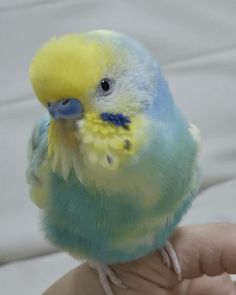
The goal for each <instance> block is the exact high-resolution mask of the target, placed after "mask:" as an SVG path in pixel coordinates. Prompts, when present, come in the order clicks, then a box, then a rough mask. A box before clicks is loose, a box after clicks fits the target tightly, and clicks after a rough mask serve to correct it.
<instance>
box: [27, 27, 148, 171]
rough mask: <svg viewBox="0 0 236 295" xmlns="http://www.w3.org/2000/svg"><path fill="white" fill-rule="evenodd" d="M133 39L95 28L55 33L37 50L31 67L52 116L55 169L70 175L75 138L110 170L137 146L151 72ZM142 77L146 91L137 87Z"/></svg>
mask: <svg viewBox="0 0 236 295" xmlns="http://www.w3.org/2000/svg"><path fill="white" fill-rule="evenodd" d="M132 42H133V41H132ZM132 42H130V39H129V38H128V37H125V36H122V35H120V34H118V33H115V32H108V31H94V32H89V33H81V34H70V35H66V36H63V37H60V38H53V39H52V40H50V41H49V42H48V43H46V44H45V45H44V46H43V47H42V48H41V49H40V50H39V51H38V52H37V53H36V55H35V57H34V58H33V60H32V63H31V66H30V70H29V72H30V78H31V81H32V85H33V88H34V91H35V93H36V95H37V97H38V99H39V101H40V102H41V103H42V104H43V105H44V106H45V107H46V108H47V109H48V111H49V113H50V115H51V124H50V128H49V138H48V143H49V157H50V158H52V160H53V161H52V162H53V167H54V170H56V169H57V168H58V167H60V168H61V170H64V172H63V174H64V175H68V173H69V170H70V167H71V166H73V165H74V166H75V162H76V161H75V159H73V158H72V156H71V155H72V154H73V153H72V151H73V152H74V151H75V150H76V151H78V142H79V143H80V144H79V145H80V146H79V150H80V151H82V154H83V156H84V157H87V159H88V160H89V161H90V162H91V163H93V164H95V163H100V164H101V165H102V166H103V167H106V168H111V169H115V168H117V167H118V163H120V160H121V159H122V158H126V157H127V156H128V155H131V154H133V153H134V152H135V151H136V150H137V146H138V145H139V144H140V142H141V141H142V140H143V136H141V138H142V140H141V139H140V134H141V133H142V132H141V133H140V131H141V130H142V126H143V125H144V124H143V123H142V122H143V120H144V119H143V118H142V119H140V118H141V117H142V116H141V115H143V113H142V111H143V108H144V107H145V105H146V104H148V102H147V101H146V102H145V99H146V100H148V99H149V97H148V93H147V91H146V89H149V86H148V85H149V82H150V81H151V79H152V77H151V76H150V77H149V76H148V75H147V68H146V67H147V66H148V65H147V60H146V57H145V62H143V61H142V58H143V54H142V50H140V52H139V51H138V50H137V52H138V53H137V54H136V55H135V54H134V53H136V52H135V50H134V49H135V48H138V46H139V45H137V44H136V43H134V42H133V43H132ZM130 44H131V45H130ZM132 46H133V47H134V48H132ZM130 49H132V50H133V51H132V50H130ZM140 81H141V85H143V87H144V89H145V95H144V92H142V90H140V87H137V85H140ZM145 83H146V86H145ZM150 92H151V91H150ZM139 115H140V116H139ZM89 138H90V140H89ZM91 138H92V139H91ZM68 148H69V149H70V151H69V152H68ZM65 155H66V156H65ZM68 155H69V156H68ZM66 163H67V164H66Z"/></svg>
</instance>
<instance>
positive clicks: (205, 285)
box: [188, 273, 235, 295]
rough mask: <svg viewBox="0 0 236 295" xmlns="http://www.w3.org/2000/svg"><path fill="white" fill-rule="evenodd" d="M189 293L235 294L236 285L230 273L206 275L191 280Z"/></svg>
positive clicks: (210, 294) (203, 294)
mask: <svg viewBox="0 0 236 295" xmlns="http://www.w3.org/2000/svg"><path fill="white" fill-rule="evenodd" d="M188 294H192V295H235V286H234V283H233V282H232V280H231V278H230V276H229V275H228V274H225V273H224V274H222V275H219V276H215V277H208V276H206V275H204V276H202V277H200V278H197V279H193V280H191V282H190V284H189V289H188Z"/></svg>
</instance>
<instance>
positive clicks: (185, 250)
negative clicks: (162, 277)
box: [171, 224, 236, 279]
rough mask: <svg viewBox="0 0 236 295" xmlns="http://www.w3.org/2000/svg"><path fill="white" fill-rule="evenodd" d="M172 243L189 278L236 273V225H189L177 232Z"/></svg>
mask: <svg viewBox="0 0 236 295" xmlns="http://www.w3.org/2000/svg"><path fill="white" fill-rule="evenodd" d="M171 242H172V244H173V247H174V248H175V250H176V253H177V256H178V259H179V262H180V265H181V269H182V275H183V278H185V279H193V278H197V277H200V276H202V275H203V274H206V275H208V276H217V275H220V274H222V273H224V272H227V273H231V274H232V273H236V225H233V224H207V225H192V226H186V227H183V228H179V229H177V230H176V231H175V233H174V234H173V236H172V238H171Z"/></svg>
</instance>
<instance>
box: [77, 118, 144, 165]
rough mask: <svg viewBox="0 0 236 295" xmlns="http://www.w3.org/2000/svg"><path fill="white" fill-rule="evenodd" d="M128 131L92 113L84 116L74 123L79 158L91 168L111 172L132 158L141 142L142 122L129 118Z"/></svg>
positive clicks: (142, 119)
mask: <svg viewBox="0 0 236 295" xmlns="http://www.w3.org/2000/svg"><path fill="white" fill-rule="evenodd" d="M130 120H131V123H130V124H129V128H127V129H126V128H124V127H117V126H115V125H113V124H112V123H110V122H104V121H103V120H102V119H101V118H100V116H99V115H98V114H96V113H87V114H86V115H85V118H84V119H83V120H82V121H80V122H78V128H79V132H78V139H79V140H80V149H81V153H82V154H83V156H84V157H85V158H86V159H87V160H88V161H89V162H90V163H92V164H98V165H100V166H102V167H104V168H107V169H111V170H115V169H117V168H118V167H119V166H120V165H121V164H122V163H124V162H125V161H127V160H128V159H129V158H130V157H131V156H135V155H136V154H137V152H138V150H139V147H140V146H141V145H142V144H143V143H144V141H145V132H144V127H145V123H146V122H145V119H144V118H143V117H140V116H136V117H134V118H132V117H131V118H130Z"/></svg>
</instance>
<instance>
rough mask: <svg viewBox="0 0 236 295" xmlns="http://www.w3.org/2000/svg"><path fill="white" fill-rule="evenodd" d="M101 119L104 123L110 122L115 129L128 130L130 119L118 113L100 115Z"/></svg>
mask: <svg viewBox="0 0 236 295" xmlns="http://www.w3.org/2000/svg"><path fill="white" fill-rule="evenodd" d="M100 117H101V119H102V120H103V121H105V122H110V123H112V124H114V125H115V126H117V127H123V128H125V129H129V124H130V123H131V121H130V118H129V117H127V116H125V115H123V114H121V113H119V114H114V113H107V112H105V113H101V115H100Z"/></svg>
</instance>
